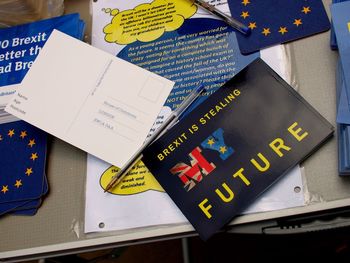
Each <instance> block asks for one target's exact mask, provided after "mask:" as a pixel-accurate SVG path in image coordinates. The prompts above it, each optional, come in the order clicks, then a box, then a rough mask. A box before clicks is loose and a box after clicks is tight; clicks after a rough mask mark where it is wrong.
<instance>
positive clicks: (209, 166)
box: [170, 147, 216, 192]
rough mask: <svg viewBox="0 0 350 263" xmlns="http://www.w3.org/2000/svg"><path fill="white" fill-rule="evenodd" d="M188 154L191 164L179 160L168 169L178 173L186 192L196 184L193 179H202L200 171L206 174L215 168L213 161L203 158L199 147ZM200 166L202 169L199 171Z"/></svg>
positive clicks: (198, 180)
mask: <svg viewBox="0 0 350 263" xmlns="http://www.w3.org/2000/svg"><path fill="white" fill-rule="evenodd" d="M189 156H190V158H191V161H190V162H191V165H187V164H185V163H183V162H180V163H177V164H176V165H175V166H174V167H173V168H171V169H170V172H171V173H172V174H174V175H175V174H178V176H179V177H180V179H181V181H182V182H183V183H184V188H185V189H186V191H187V192H188V191H190V190H191V189H192V188H193V187H194V186H195V185H196V183H195V181H197V182H200V181H202V179H203V177H202V173H203V174H204V175H208V174H210V173H211V172H212V171H213V170H214V169H215V168H216V167H215V165H214V164H213V163H209V162H208V161H207V160H206V159H205V158H204V156H203V155H202V154H201V149H200V148H199V147H196V148H195V149H194V150H193V151H192V152H191V153H190V154H189ZM200 167H201V168H202V171H200Z"/></svg>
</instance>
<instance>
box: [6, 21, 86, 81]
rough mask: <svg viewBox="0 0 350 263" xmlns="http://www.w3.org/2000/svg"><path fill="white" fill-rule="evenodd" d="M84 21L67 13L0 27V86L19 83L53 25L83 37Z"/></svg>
mask: <svg viewBox="0 0 350 263" xmlns="http://www.w3.org/2000/svg"><path fill="white" fill-rule="evenodd" d="M84 27H85V23H84V22H83V21H82V20H80V19H79V14H70V15H65V16H60V17H55V18H50V19H46V20H41V21H38V22H32V23H29V24H24V25H19V26H14V27H10V28H5V29H1V30H0V86H5V85H11V84H17V83H20V82H21V81H22V79H23V77H24V76H25V74H26V73H27V71H28V69H29V67H30V66H31V63H32V62H33V61H34V60H35V58H36V56H37V55H38V54H39V51H40V49H41V47H42V46H43V45H44V44H45V42H46V40H47V38H48V37H49V35H50V34H51V32H52V31H53V30H54V29H58V30H60V31H62V32H64V33H66V34H68V35H71V36H72V37H75V38H78V39H82V37H83V32H84Z"/></svg>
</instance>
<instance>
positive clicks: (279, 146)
mask: <svg viewBox="0 0 350 263" xmlns="http://www.w3.org/2000/svg"><path fill="white" fill-rule="evenodd" d="M275 144H277V146H276V145H275ZM269 145H270V147H271V149H272V150H274V152H275V153H277V154H278V156H279V157H282V156H283V153H282V152H281V151H280V149H284V150H286V151H290V149H291V148H290V147H288V146H287V145H284V141H283V140H282V139H281V138H277V139H275V140H274V141H273V142H271V143H270V144H269Z"/></svg>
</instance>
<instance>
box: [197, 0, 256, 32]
mask: <svg viewBox="0 0 350 263" xmlns="http://www.w3.org/2000/svg"><path fill="white" fill-rule="evenodd" d="M191 1H192V2H193V3H194V4H195V5H197V6H200V7H202V8H204V9H205V10H207V11H208V12H210V13H212V14H213V15H215V16H217V17H219V18H221V19H223V20H224V21H225V22H226V23H227V24H228V25H230V26H231V27H233V28H234V29H236V30H238V31H239V32H241V33H242V34H244V35H248V34H250V31H251V30H250V28H249V27H247V26H246V25H244V24H242V23H241V22H239V21H237V20H236V19H234V18H233V17H231V16H229V15H226V14H225V13H224V12H222V11H220V10H219V9H217V8H216V7H215V6H213V5H211V4H208V3H207V2H205V1H204V0H191Z"/></svg>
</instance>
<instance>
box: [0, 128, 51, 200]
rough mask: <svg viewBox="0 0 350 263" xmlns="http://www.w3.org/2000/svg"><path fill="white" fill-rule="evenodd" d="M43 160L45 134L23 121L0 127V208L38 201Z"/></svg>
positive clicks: (40, 191)
mask: <svg viewBox="0 0 350 263" xmlns="http://www.w3.org/2000/svg"><path fill="white" fill-rule="evenodd" d="M45 160H46V133H45V132H43V131H41V130H39V129H37V128H36V127H34V126H32V125H30V124H28V123H26V122H24V121H16V122H10V123H4V124H1V125H0V204H3V203H7V202H16V201H28V200H33V199H37V198H39V197H41V196H42V193H43V190H44V188H45V185H44V183H45V178H44V176H45Z"/></svg>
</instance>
